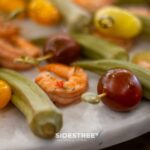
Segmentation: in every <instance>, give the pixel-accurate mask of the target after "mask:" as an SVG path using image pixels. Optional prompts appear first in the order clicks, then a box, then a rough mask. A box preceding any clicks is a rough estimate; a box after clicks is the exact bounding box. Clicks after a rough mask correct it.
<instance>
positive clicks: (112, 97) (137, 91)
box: [97, 69, 142, 111]
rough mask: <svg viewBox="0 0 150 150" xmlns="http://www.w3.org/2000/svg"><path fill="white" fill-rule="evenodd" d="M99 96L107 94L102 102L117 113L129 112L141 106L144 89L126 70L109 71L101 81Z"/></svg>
mask: <svg viewBox="0 0 150 150" xmlns="http://www.w3.org/2000/svg"><path fill="white" fill-rule="evenodd" d="M97 91H98V94H104V93H105V94H106V95H105V96H103V97H102V98H101V100H102V102H103V103H104V104H105V105H107V106H108V107H110V108H111V109H113V110H116V111H129V110H131V109H133V108H134V107H136V106H137V104H139V102H140V101H141V98H142V88H141V84H140V82H139V80H138V79H137V77H136V76H135V75H134V74H132V72H130V71H128V70H126V69H113V70H110V71H108V72H107V73H106V74H105V75H104V76H102V77H101V78H100V80H99V83H98V87H97Z"/></svg>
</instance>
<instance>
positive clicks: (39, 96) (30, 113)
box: [0, 69, 62, 138]
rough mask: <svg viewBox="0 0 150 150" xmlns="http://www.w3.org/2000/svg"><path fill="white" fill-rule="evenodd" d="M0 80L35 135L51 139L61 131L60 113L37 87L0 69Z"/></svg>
mask: <svg viewBox="0 0 150 150" xmlns="http://www.w3.org/2000/svg"><path fill="white" fill-rule="evenodd" d="M0 78H1V79H3V80H5V81H7V82H8V84H10V86H11V88H12V90H13V96H12V103H13V104H14V105H15V106H16V107H17V108H18V109H19V110H20V111H21V112H22V113H23V114H24V116H25V117H26V119H27V122H28V124H29V126H30V128H31V130H32V131H33V133H34V134H35V135H37V136H39V137H42V138H51V137H53V136H54V135H55V133H56V132H58V131H59V130H60V129H61V127H62V115H61V113H60V111H59V110H58V109H57V108H56V107H55V106H54V104H53V103H52V102H51V101H50V99H49V97H48V96H47V95H46V94H45V93H44V91H42V89H40V87H38V85H36V84H35V83H34V82H32V81H31V80H29V79H27V78H26V77H24V76H22V75H21V74H19V73H17V72H15V71H12V70H8V69H0Z"/></svg>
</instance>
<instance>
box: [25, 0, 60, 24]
mask: <svg viewBox="0 0 150 150" xmlns="http://www.w3.org/2000/svg"><path fill="white" fill-rule="evenodd" d="M28 14H29V16H30V18H31V19H32V20H34V21H36V22H37V23H40V24H43V25H54V24H56V23H58V21H59V20H60V14H59V12H58V10H57V8H55V7H54V6H53V4H52V3H51V2H50V1H49V0H31V2H30V3H29V7H28Z"/></svg>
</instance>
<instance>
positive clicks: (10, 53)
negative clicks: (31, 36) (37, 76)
mask: <svg viewBox="0 0 150 150" xmlns="http://www.w3.org/2000/svg"><path fill="white" fill-rule="evenodd" d="M40 54H41V51H40V49H39V48H38V47H36V46H34V45H32V44H31V43H30V42H29V41H27V40H25V39H23V38H21V37H19V36H15V37H11V38H9V39H4V38H0V65H1V66H3V67H6V68H10V69H15V70H26V69H29V68H31V67H32V65H26V64H20V63H16V62H14V60H15V59H16V58H18V57H21V56H30V57H37V56H39V55H40Z"/></svg>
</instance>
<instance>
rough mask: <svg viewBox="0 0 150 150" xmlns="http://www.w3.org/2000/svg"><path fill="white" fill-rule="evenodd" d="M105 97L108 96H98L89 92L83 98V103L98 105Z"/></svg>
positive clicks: (103, 94) (104, 94)
mask: <svg viewBox="0 0 150 150" xmlns="http://www.w3.org/2000/svg"><path fill="white" fill-rule="evenodd" d="M105 96H106V93H102V94H100V95H97V94H95V93H92V92H87V93H84V94H83V95H82V96H81V99H82V101H84V102H87V103H90V104H98V103H100V101H101V98H102V97H105Z"/></svg>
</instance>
